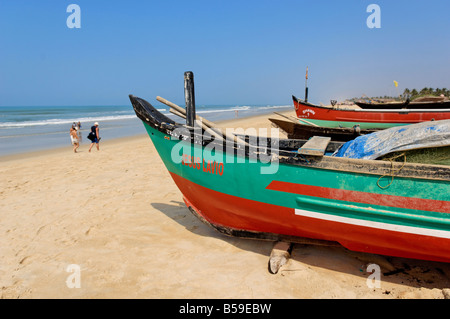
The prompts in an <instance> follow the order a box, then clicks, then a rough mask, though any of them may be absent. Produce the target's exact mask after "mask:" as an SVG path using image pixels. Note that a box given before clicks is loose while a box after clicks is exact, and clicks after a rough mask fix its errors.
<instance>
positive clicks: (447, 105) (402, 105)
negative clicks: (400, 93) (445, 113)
mask: <svg viewBox="0 0 450 319" xmlns="http://www.w3.org/2000/svg"><path fill="white" fill-rule="evenodd" d="M355 104H356V105H358V106H359V107H360V108H362V109H368V110H373V109H390V110H395V109H422V110H424V109H450V101H442V102H441V101H437V102H409V103H407V102H397V103H395V102H393V103H365V102H355Z"/></svg>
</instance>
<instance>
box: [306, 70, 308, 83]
mask: <svg viewBox="0 0 450 319" xmlns="http://www.w3.org/2000/svg"><path fill="white" fill-rule="evenodd" d="M306 79H307V80H308V67H306Z"/></svg>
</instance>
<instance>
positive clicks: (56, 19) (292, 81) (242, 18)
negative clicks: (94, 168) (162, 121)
mask: <svg viewBox="0 0 450 319" xmlns="http://www.w3.org/2000/svg"><path fill="white" fill-rule="evenodd" d="M71 3H75V4H78V5H79V6H80V8H81V28H80V29H69V28H68V27H67V25H66V19H67V17H68V16H69V15H70V13H67V12H66V8H67V6H68V5H69V4H71ZM371 3H375V4H378V5H379V6H380V8H381V28H380V29H369V28H368V27H367V25H366V19H367V17H368V16H369V15H370V13H367V12H366V8H367V6H368V5H369V4H371ZM449 12H450V2H449V1H448V0H441V1H439V0H429V1H402V0H397V1H392V0H391V1H377V0H372V1H356V0H352V1H350V0H345V1H324V0H321V1H303V0H278V1H274V0H271V1H268V0H239V1H235V0H226V1H219V0H209V1H202V0H192V1H171V0H164V1H162V0H158V1H135V0H131V1H100V0H71V1H64V0H53V1H50V0H39V1H33V0H14V1H12V0H0V105H3V106H6V105H74V106H75V105H127V104H129V100H128V94H130V93H131V94H134V95H137V96H140V97H143V98H145V99H147V100H149V101H150V102H155V97H156V96H158V95H160V96H162V97H164V98H166V99H168V100H170V101H173V102H176V103H179V104H183V101H184V92H183V74H184V72H185V71H193V72H194V78H195V89H196V102H197V104H217V105H229V104H231V105H245V104H264V105H265V104H271V105H273V104H282V105H287V104H290V103H291V95H292V94H294V95H297V96H298V97H301V98H303V96H304V86H305V69H306V66H308V67H309V80H308V87H309V92H310V95H309V100H310V101H311V102H313V103H324V104H328V103H329V100H330V99H337V100H343V99H345V98H349V97H354V96H361V95H362V94H366V95H369V96H376V95H385V94H387V95H393V94H396V93H397V91H396V89H395V87H394V85H393V80H396V81H398V83H399V91H400V93H401V92H402V91H403V89H404V88H406V87H408V88H417V89H421V88H423V87H425V86H427V87H433V88H436V87H447V88H450V78H449V74H450V41H449V35H450V33H449V31H450V19H449V18H448V17H449V14H448V13H449ZM155 104H158V103H155Z"/></svg>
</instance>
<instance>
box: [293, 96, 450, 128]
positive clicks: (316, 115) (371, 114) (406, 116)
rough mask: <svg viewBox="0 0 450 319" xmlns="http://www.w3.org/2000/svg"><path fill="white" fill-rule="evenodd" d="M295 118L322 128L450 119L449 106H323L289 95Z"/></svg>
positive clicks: (403, 123) (362, 126)
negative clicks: (391, 107)
mask: <svg viewBox="0 0 450 319" xmlns="http://www.w3.org/2000/svg"><path fill="white" fill-rule="evenodd" d="M292 99H293V101H294V108H295V112H296V114H297V117H298V118H300V119H305V120H308V121H309V122H312V123H314V124H317V125H319V126H324V127H354V126H355V125H359V126H360V128H361V129H383V128H389V127H393V126H399V125H407V124H414V123H420V122H426V121H438V120H447V119H450V109H444V108H436V109H429V108H424V109H418V108H416V109H361V108H355V109H351V108H336V107H325V106H319V105H315V104H311V103H309V102H305V101H302V100H300V99H298V98H296V97H295V96H292Z"/></svg>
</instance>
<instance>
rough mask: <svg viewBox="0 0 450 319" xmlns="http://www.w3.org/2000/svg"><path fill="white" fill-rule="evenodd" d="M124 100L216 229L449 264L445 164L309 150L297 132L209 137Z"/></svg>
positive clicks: (187, 197) (449, 180)
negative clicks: (252, 138)
mask: <svg viewBox="0 0 450 319" xmlns="http://www.w3.org/2000/svg"><path fill="white" fill-rule="evenodd" d="M130 100H131V103H132V105H133V108H134V110H135V112H136V115H137V116H138V117H139V118H140V119H141V120H142V122H143V124H144V126H145V129H146V131H147V133H148V135H149V137H150V138H151V140H152V142H153V144H154V146H155V148H156V150H157V151H158V153H159V156H160V157H161V159H162V160H163V162H164V164H165V166H166V168H167V169H168V171H169V173H170V175H171V177H172V178H173V180H174V182H175V183H176V185H177V186H178V188H179V189H180V191H181V193H182V194H183V197H184V201H185V203H186V205H187V206H188V207H189V209H190V210H191V211H192V212H193V213H194V214H195V215H196V216H197V217H199V218H200V219H201V220H202V221H204V222H205V223H207V224H208V225H210V226H212V227H214V228H215V229H217V230H218V231H220V232H222V233H225V234H227V235H231V236H238V237H245V238H258V239H267V240H273V241H288V242H294V243H295V242H297V240H298V239H301V238H309V239H312V240H319V241H327V242H337V243H340V244H341V245H342V246H344V247H346V248H348V249H350V250H354V251H360V252H367V253H374V254H383V255H390V256H400V257H407V258H414V259H424V260H433V261H440V262H450V167H449V166H444V165H429V164H414V163H394V162H389V161H381V160H361V159H352V158H337V157H332V156H329V155H327V154H328V152H330V151H331V152H332V151H333V147H334V146H333V145H335V144H333V143H330V144H328V146H326V147H324V146H322V151H325V154H322V155H308V154H309V153H308V150H307V147H306V146H307V143H305V142H304V141H300V140H290V139H270V138H268V139H266V138H260V139H258V140H257V142H256V143H254V142H250V141H249V142H248V143H240V142H239V141H236V140H227V139H222V140H221V139H215V138H211V136H210V137H209V138H206V139H205V138H204V133H205V130H203V129H201V128H200V129H199V128H193V127H189V126H187V125H184V124H180V123H177V122H175V121H173V120H172V119H170V118H168V117H166V116H165V115H163V114H161V113H160V112H158V110H157V109H155V108H154V107H153V106H152V105H151V104H150V103H148V102H147V101H145V100H144V99H141V98H138V97H135V96H132V95H130ZM309 120H311V118H309ZM269 146H272V147H269ZM275 146H276V147H275ZM304 148H305V152H301V150H302V149H304ZM313 153H314V152H312V153H311V154H313ZM394 175H395V176H394ZM387 180H388V181H389V183H390V184H389V183H387ZM383 183H384V184H383ZM298 242H301V240H298Z"/></svg>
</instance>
